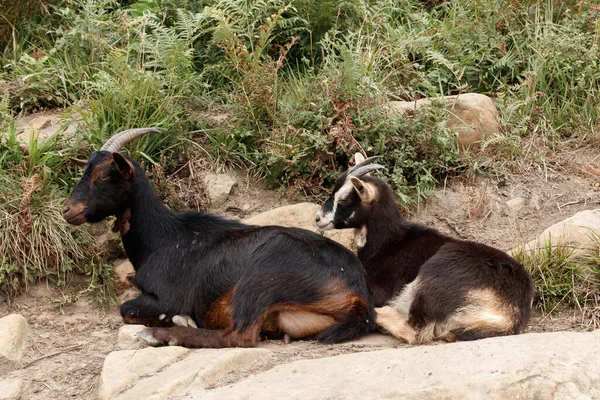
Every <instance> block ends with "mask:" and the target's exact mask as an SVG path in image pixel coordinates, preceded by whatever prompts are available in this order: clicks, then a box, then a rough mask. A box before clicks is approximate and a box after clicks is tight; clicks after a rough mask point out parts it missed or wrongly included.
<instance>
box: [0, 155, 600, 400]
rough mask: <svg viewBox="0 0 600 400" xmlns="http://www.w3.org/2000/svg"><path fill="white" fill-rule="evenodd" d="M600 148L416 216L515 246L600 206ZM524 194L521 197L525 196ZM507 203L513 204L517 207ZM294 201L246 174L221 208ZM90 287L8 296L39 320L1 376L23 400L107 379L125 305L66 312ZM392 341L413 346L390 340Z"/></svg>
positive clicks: (302, 354) (441, 196) (555, 326)
mask: <svg viewBox="0 0 600 400" xmlns="http://www.w3.org/2000/svg"><path fill="white" fill-rule="evenodd" d="M598 159H600V153H598V152H597V151H595V150H592V149H590V148H584V149H580V150H574V151H572V152H569V153H564V154H561V155H560V156H557V157H555V158H554V159H553V160H552V161H551V162H550V161H548V162H547V163H546V164H545V165H542V166H536V167H530V168H527V169H526V170H525V172H523V173H522V174H519V175H509V176H507V177H506V178H505V179H502V180H501V181H493V180H489V179H478V180H476V181H465V180H456V181H451V182H446V185H445V187H444V188H442V189H440V191H439V192H438V193H436V194H435V195H433V196H432V197H431V198H430V199H429V200H428V201H427V202H426V203H425V204H423V205H421V206H420V207H419V208H418V210H416V211H415V212H414V214H413V215H412V216H411V218H412V219H414V220H418V221H422V222H424V223H427V224H430V225H432V226H435V227H437V228H438V229H440V230H442V231H443V232H446V233H449V234H451V235H454V236H459V237H462V238H465V239H471V240H478V241H481V242H484V243H486V244H490V245H493V246H496V247H499V248H501V249H504V250H509V249H511V248H512V247H514V245H515V244H516V243H519V242H522V241H523V240H529V239H533V238H535V237H536V236H537V234H538V233H540V232H541V231H542V230H544V229H545V228H547V227H548V226H550V225H552V224H553V223H555V222H558V221H560V220H563V219H565V218H567V217H569V216H571V215H573V214H575V213H576V212H578V211H582V210H586V209H594V208H598V202H599V201H600V193H598V192H597V190H598V187H597V186H600V185H598V183H597V180H598V179H599V177H600V166H599V165H598V163H597V161H598ZM515 199H516V200H515ZM507 202H509V203H508V205H507ZM289 203H291V201H290V199H289V198H287V197H286V196H285V195H284V194H283V193H280V192H277V191H267V190H265V189H262V188H261V185H260V183H257V182H255V181H253V180H252V179H248V178H247V177H244V176H241V177H240V179H239V184H238V186H237V188H236V189H235V192H234V193H233V195H232V196H231V197H230V199H229V200H228V201H227V202H226V203H225V205H223V206H222V207H220V208H219V209H217V210H215V211H216V212H219V213H221V214H224V215H227V216H231V217H234V216H235V217H250V216H253V215H255V214H258V213H260V212H262V211H266V210H269V209H272V208H274V207H277V206H281V205H285V204H289ZM83 285H85V282H84V280H83V278H81V277H74V278H73V281H72V282H71V284H70V285H68V287H66V288H63V289H61V290H59V289H57V288H55V287H52V286H50V285H47V284H38V285H35V286H32V287H30V288H29V290H28V291H27V292H26V293H24V294H22V295H21V296H19V297H18V298H16V299H14V300H13V301H12V302H11V303H10V304H9V303H8V302H7V300H6V299H4V300H2V301H1V302H0V316H4V315H6V314H9V313H19V314H22V315H23V316H24V317H25V318H26V319H27V320H28V322H29V325H30V330H31V332H30V336H29V340H28V347H27V351H26V353H25V356H24V358H23V360H22V361H20V362H18V363H14V364H12V365H3V366H2V365H0V376H2V377H10V378H21V379H23V380H24V382H25V385H24V389H23V393H22V397H21V398H22V399H24V400H30V399H49V400H52V399H65V398H74V399H95V398H96V393H97V389H98V376H99V374H100V371H101V369H102V364H103V361H104V358H105V356H106V355H107V354H108V353H109V352H110V351H112V350H115V349H116V347H117V346H116V345H117V331H118V329H119V327H120V326H121V324H122V322H121V319H120V317H119V314H118V307H117V306H114V307H112V308H110V309H108V310H105V311H103V310H101V309H100V308H99V307H98V306H97V305H96V301H95V299H94V298H92V297H91V296H89V295H84V296H81V297H80V298H79V300H78V301H77V302H76V303H74V304H71V305H68V306H66V307H65V308H64V309H63V310H59V309H58V308H57V306H56V302H57V300H58V299H60V298H61V296H63V295H65V294H66V295H68V294H70V293H76V292H77V291H78V290H80V289H81V288H82V286H83ZM584 329H589V326H588V325H586V324H585V323H584V321H582V320H581V316H580V314H579V313H578V311H577V310H572V311H567V312H563V313H561V314H559V315H550V316H548V315H546V316H544V315H541V314H540V313H539V312H536V314H535V316H534V317H533V318H532V321H531V323H530V324H529V327H528V328H527V331H528V332H544V331H557V330H584ZM386 343H388V344H387V345H386V346H389V347H398V346H403V344H401V343H398V342H394V341H387V342H386ZM264 345H266V346H268V347H269V348H270V349H272V350H274V351H275V352H276V357H275V358H274V361H273V365H275V364H277V363H284V362H288V361H289V360H290V359H306V358H319V357H326V356H331V355H336V354H341V353H348V352H356V351H368V350H370V349H371V347H370V346H369V345H361V344H360V343H359V344H351V345H336V346H324V345H318V344H314V343H312V342H295V343H293V344H291V345H284V344H282V343H281V342H270V343H267V344H264Z"/></svg>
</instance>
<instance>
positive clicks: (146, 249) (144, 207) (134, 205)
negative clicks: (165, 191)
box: [115, 168, 181, 270]
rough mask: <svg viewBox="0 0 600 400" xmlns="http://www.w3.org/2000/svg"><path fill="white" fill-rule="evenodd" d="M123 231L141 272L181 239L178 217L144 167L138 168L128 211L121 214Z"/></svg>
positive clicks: (131, 257) (119, 221)
mask: <svg viewBox="0 0 600 400" xmlns="http://www.w3.org/2000/svg"><path fill="white" fill-rule="evenodd" d="M115 228H118V229H119V232H120V233H121V238H122V240H123V246H124V247H125V251H126V252H127V256H128V257H129V260H130V261H131V263H132V264H133V267H134V268H135V269H136V270H137V269H138V267H139V266H140V265H141V264H142V262H143V261H144V259H145V258H146V257H148V256H149V255H150V254H152V253H153V252H154V251H156V250H157V249H160V248H161V247H164V246H167V245H169V244H170V243H171V242H172V241H173V240H177V238H178V237H179V236H180V230H181V227H180V226H179V225H178V223H177V216H176V214H175V213H174V212H172V211H171V210H169V209H168V208H167V207H165V205H164V204H163V202H162V201H161V199H160V197H158V194H157V193H156V192H155V191H154V188H153V187H152V184H151V183H150V181H149V180H148V178H147V177H146V176H145V174H144V173H143V171H142V170H141V168H137V171H136V174H135V176H134V185H133V190H132V195H131V199H130V201H129V205H128V208H127V209H126V210H125V211H124V212H123V213H122V214H121V215H117V221H116V222H115Z"/></svg>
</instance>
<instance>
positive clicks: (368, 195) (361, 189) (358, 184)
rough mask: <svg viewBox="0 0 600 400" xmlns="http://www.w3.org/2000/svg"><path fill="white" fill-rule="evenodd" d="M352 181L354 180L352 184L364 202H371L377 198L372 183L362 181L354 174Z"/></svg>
mask: <svg viewBox="0 0 600 400" xmlns="http://www.w3.org/2000/svg"><path fill="white" fill-rule="evenodd" d="M350 182H352V186H353V187H354V190H356V193H358V197H360V201H362V202H363V203H370V202H372V201H373V199H375V190H376V189H375V188H374V187H373V185H371V184H370V183H367V182H364V181H361V180H360V179H358V178H357V177H355V176H353V177H351V178H350Z"/></svg>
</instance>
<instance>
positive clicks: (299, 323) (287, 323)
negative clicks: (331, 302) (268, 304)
mask: <svg viewBox="0 0 600 400" xmlns="http://www.w3.org/2000/svg"><path fill="white" fill-rule="evenodd" d="M334 323H335V319H334V318H333V317H330V316H328V315H324V314H317V313H312V312H306V311H281V312H280V313H279V328H280V329H281V330H282V331H283V332H285V333H287V334H288V335H290V337H291V338H292V339H300V338H303V337H307V336H312V335H316V334H317V333H320V332H322V331H324V330H325V329H327V328H329V327H330V326H332V325H333V324H334Z"/></svg>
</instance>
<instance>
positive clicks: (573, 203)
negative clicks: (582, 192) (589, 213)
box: [558, 199, 585, 210]
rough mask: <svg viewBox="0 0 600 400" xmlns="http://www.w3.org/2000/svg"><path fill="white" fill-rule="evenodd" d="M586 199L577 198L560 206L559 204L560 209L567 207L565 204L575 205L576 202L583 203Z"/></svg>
mask: <svg viewBox="0 0 600 400" xmlns="http://www.w3.org/2000/svg"><path fill="white" fill-rule="evenodd" d="M584 201H585V200H583V199H579V200H575V201H569V202H568V203H565V204H561V205H560V206H558V209H559V210H560V209H561V208H563V207H565V206H573V205H575V204H581V203H583V202H584Z"/></svg>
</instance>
